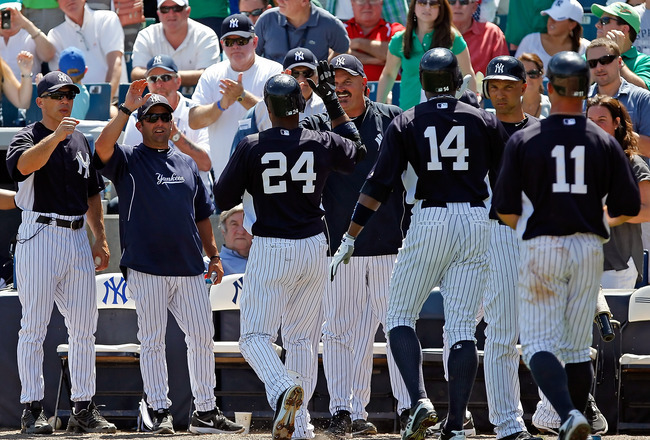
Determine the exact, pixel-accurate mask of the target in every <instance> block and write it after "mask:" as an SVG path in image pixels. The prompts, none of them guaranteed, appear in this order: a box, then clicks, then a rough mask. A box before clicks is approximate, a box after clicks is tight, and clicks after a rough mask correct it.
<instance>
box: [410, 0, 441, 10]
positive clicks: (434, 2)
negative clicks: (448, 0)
mask: <svg viewBox="0 0 650 440" xmlns="http://www.w3.org/2000/svg"><path fill="white" fill-rule="evenodd" d="M416 3H417V4H418V5H421V6H427V5H429V6H431V7H432V8H437V7H438V6H440V2H439V1H438V0H416Z"/></svg>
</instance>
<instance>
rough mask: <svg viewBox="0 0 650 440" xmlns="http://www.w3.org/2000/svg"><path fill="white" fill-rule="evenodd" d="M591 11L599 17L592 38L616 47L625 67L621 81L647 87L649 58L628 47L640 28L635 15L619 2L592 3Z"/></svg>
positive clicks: (638, 18)
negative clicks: (609, 3)
mask: <svg viewBox="0 0 650 440" xmlns="http://www.w3.org/2000/svg"><path fill="white" fill-rule="evenodd" d="M591 12H593V13H594V14H595V15H596V16H597V17H599V18H600V20H599V21H598V23H596V36H597V37H598V38H601V37H605V38H609V39H610V40H613V41H614V42H615V43H616V44H618V48H619V49H620V52H621V57H622V58H623V62H624V63H625V66H626V67H627V69H623V70H622V71H621V75H622V76H623V78H625V79H626V80H627V82H629V83H631V84H634V85H635V86H639V87H643V88H645V89H647V88H650V56H648V55H645V54H642V53H640V52H639V51H638V50H637V48H636V47H634V46H632V43H634V41H635V40H636V36H637V35H638V33H639V30H640V27H641V19H640V17H639V13H638V12H637V11H636V10H635V9H634V8H632V7H630V6H628V5H627V4H625V3H622V2H616V3H612V4H611V5H609V6H600V5H596V4H593V5H591Z"/></svg>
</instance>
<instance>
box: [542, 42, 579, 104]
mask: <svg viewBox="0 0 650 440" xmlns="http://www.w3.org/2000/svg"><path fill="white" fill-rule="evenodd" d="M547 76H548V79H549V82H550V83H551V84H552V85H553V89H554V90H555V91H556V92H557V94H558V95H560V96H567V97H573V98H582V99H585V98H586V97H587V91H588V90H589V66H588V65H587V62H586V61H585V60H584V58H582V55H578V54H577V53H576V52H571V51H564V52H559V53H557V54H555V55H553V57H551V60H550V61H549V62H548V69H547Z"/></svg>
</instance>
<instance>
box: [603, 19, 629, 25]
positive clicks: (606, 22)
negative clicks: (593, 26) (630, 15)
mask: <svg viewBox="0 0 650 440" xmlns="http://www.w3.org/2000/svg"><path fill="white" fill-rule="evenodd" d="M612 20H614V21H615V22H616V23H618V24H627V23H625V21H622V20H621V19H620V18H618V17H600V20H598V23H600V25H601V26H605V25H608V24H609V22H610V21H612Z"/></svg>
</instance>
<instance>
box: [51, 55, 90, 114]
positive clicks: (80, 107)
mask: <svg viewBox="0 0 650 440" xmlns="http://www.w3.org/2000/svg"><path fill="white" fill-rule="evenodd" d="M59 70H61V72H63V73H65V74H66V75H68V76H69V77H70V79H72V82H73V83H75V85H76V86H77V87H79V93H78V94H77V96H76V97H75V99H74V105H73V106H72V113H71V114H70V116H71V117H73V118H75V119H86V113H88V107H89V106H90V93H88V88H87V87H86V86H85V85H83V84H82V83H81V80H83V78H84V76H85V75H86V72H87V71H88V67H86V60H85V59H84V54H83V53H81V51H80V50H79V49H77V48H76V47H74V46H72V47H68V48H67V49H63V51H62V52H61V56H60V57H59Z"/></svg>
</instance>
